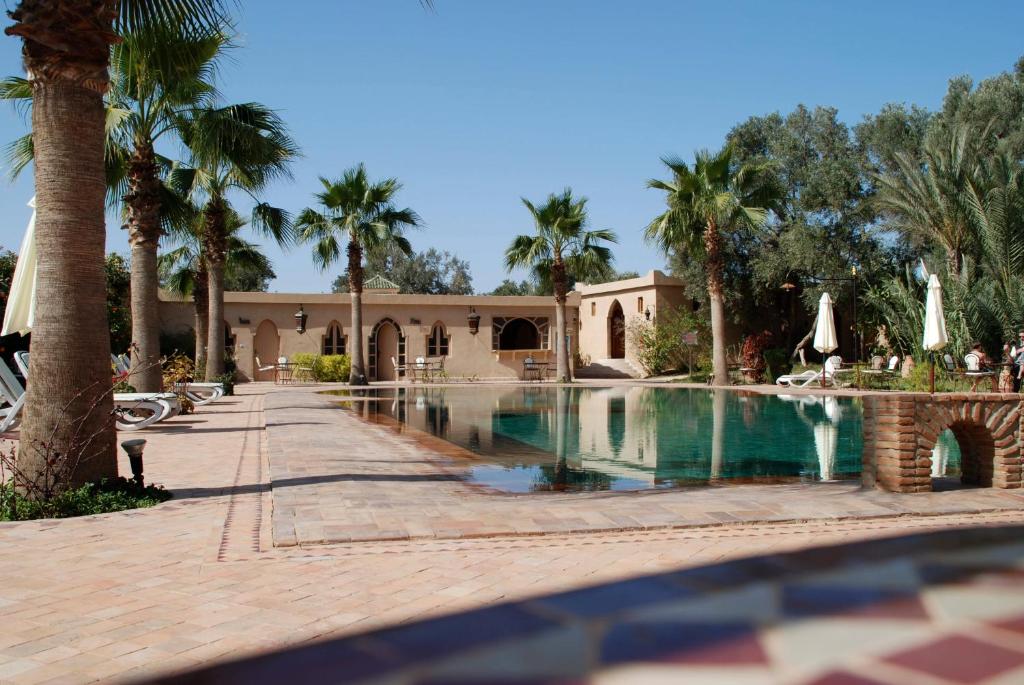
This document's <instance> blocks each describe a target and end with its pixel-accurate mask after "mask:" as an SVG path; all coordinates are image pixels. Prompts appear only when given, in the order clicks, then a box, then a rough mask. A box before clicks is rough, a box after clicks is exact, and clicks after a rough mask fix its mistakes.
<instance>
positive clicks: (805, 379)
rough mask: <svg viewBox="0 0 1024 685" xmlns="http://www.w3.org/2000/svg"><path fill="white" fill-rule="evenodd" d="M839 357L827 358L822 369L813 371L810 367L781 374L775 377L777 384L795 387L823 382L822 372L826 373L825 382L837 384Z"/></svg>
mask: <svg viewBox="0 0 1024 685" xmlns="http://www.w3.org/2000/svg"><path fill="white" fill-rule="evenodd" d="M837 359H839V357H829V358H828V359H826V360H825V366H824V368H823V369H822V371H813V370H811V369H808V370H806V371H804V372H803V373H796V374H794V373H790V374H786V375H785V376H779V377H778V378H777V379H775V383H776V384H777V385H781V386H782V387H793V388H805V387H807V386H809V385H811V384H812V383H821V376H822V373H824V375H825V383H826V384H829V383H830V384H832V385H837V378H836V377H837V375H838V368H839V364H838V363H837V362H836V361H835V360H837Z"/></svg>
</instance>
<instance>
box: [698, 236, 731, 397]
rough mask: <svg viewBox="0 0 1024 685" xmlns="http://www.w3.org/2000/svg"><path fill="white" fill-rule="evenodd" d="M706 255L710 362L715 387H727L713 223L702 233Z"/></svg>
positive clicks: (718, 248)
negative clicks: (709, 311) (709, 317)
mask: <svg viewBox="0 0 1024 685" xmlns="http://www.w3.org/2000/svg"><path fill="white" fill-rule="evenodd" d="M704 251H705V253H706V255H707V263H706V266H707V270H708V299H709V301H710V303H711V360H712V364H711V366H712V369H713V372H714V383H715V385H729V364H728V361H727V360H726V358H725V292H724V287H723V280H722V237H721V235H719V233H718V226H717V225H716V224H715V222H714V221H708V225H707V228H706V230H705V231H704Z"/></svg>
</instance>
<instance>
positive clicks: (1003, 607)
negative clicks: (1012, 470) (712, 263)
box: [167, 526, 1024, 685]
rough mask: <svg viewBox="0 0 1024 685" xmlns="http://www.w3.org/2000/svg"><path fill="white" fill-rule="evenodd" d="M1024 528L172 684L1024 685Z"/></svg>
mask: <svg viewBox="0 0 1024 685" xmlns="http://www.w3.org/2000/svg"><path fill="white" fill-rule="evenodd" d="M1022 539H1024V527H1021V526H1017V527H1007V528H1000V529H989V530H983V529H973V530H967V531H960V532H954V533H950V532H943V533H938V534H933V535H928V536H910V537H903V538H896V539H892V540H889V541H888V543H885V542H881V541H872V542H871V543H855V544H850V545H844V546H839V547H832V548H824V549H822V548H818V549H816V550H811V551H803V552H796V553H791V554H772V555H767V556H764V557H758V558H753V559H745V560H739V561H733V562H727V563H725V564H719V565H716V566H710V567H709V566H705V567H701V568H696V569H690V570H682V571H673V572H669V573H663V574H659V575H652V576H647V577H643V578H636V579H631V580H627V581H623V582H619V583H612V584H608V585H603V586H598V587H592V588H585V589H581V590H574V591H571V592H568V593H563V594H557V595H546V596H541V597H533V598H530V599H527V600H525V601H522V602H517V603H508V604H502V605H499V606H493V607H488V608H485V609H481V610H478V611H473V612H466V613H462V614H458V615H454V616H448V617H445V618H439V619H434V620H431V621H426V622H421V623H416V624H412V625H407V626H401V627H397V628H392V629H388V630H382V631H377V632H374V633H370V634H365V635H360V636H356V637H351V638H346V639H340V640H333V641H324V642H319V643H315V644H312V645H307V646H303V647H300V648H295V649H292V650H286V651H284V652H279V653H275V654H270V655H264V656H262V657H257V658H254V659H249V660H244V661H241V662H235V663H228V664H220V665H216V666H213V667H210V668H208V669H204V670H201V671H199V672H195V673H189V674H185V675H183V676H181V677H179V678H175V679H171V680H169V681H167V682H169V683H173V684H174V685H207V684H209V683H218V684H220V685H234V684H236V683H237V684H241V683H246V684H247V685H257V684H261V683H272V682H277V678H279V677H280V676H281V674H285V673H287V674H288V676H289V680H290V681H291V682H301V683H314V682H346V683H385V682H386V683H396V684H397V683H409V684H412V683H510V682H515V683H562V684H564V683H584V682H589V683H644V684H646V683H780V682H781V683H802V684H811V683H814V684H819V685H823V684H834V685H839V684H847V685H852V684H854V683H861V684H867V683H875V684H878V685H880V684H889V685H903V684H905V683H913V684H917V683H920V684H922V685H949V684H951V683H979V684H984V685H1008V684H1009V683H1020V682H1024V593H1021V589H1022V588H1024V582H1022V581H1024V542H1022Z"/></svg>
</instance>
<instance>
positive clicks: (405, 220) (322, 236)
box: [295, 164, 421, 385]
mask: <svg viewBox="0 0 1024 685" xmlns="http://www.w3.org/2000/svg"><path fill="white" fill-rule="evenodd" d="M320 183H321V184H322V185H323V188H324V189H323V190H322V191H321V192H319V193H317V194H316V199H317V202H318V203H319V205H320V208H319V209H314V208H312V207H307V208H306V209H303V210H302V211H301V212H300V213H299V215H298V217H297V218H296V221H295V226H296V228H297V229H298V231H299V237H300V240H301V241H302V242H305V243H313V263H314V264H316V265H317V266H318V267H320V269H321V270H323V269H327V268H328V267H330V266H331V265H332V264H333V263H335V262H336V261H338V260H339V259H340V258H341V246H342V244H346V252H347V256H348V287H349V292H350V293H351V296H352V298H351V299H352V330H353V331H355V341H354V343H355V344H354V345H352V349H351V351H350V354H351V356H352V369H351V372H350V375H349V383H350V384H351V385H366V383H367V380H366V368H365V362H364V360H363V334H362V330H363V275H364V270H363V251H364V250H367V251H369V252H374V251H380V250H385V249H388V248H391V247H394V248H396V249H398V250H401V251H402V252H403V253H405V254H407V255H408V254H411V253H412V246H411V245H410V244H409V240H408V239H407V238H406V237H405V236H404V233H405V231H406V229H409V228H415V227H417V226H419V225H420V223H421V222H420V218H419V215H417V214H416V212H414V211H413V210H411V209H409V208H405V209H398V208H397V207H396V206H395V204H394V200H395V196H396V195H397V194H398V191H399V190H400V189H401V188H402V185H401V184H400V183H399V182H398V180H397V179H394V178H388V179H384V180H383V181H377V182H372V181H370V179H369V178H368V177H367V175H366V168H365V167H364V166H363V165H362V164H359V165H358V166H355V167H352V168H351V169H348V170H346V171H345V172H344V173H343V174H342V176H341V178H340V179H338V180H336V181H330V180H328V179H326V178H323V177H321V178H320Z"/></svg>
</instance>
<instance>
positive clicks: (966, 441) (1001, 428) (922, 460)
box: [861, 393, 1024, 492]
mask: <svg viewBox="0 0 1024 685" xmlns="http://www.w3.org/2000/svg"><path fill="white" fill-rule="evenodd" d="M1022 399H1024V395H1019V394H995V393H970V394H964V393H951V394H937V395H930V394H928V393H887V394H880V395H868V396H865V397H864V452H863V457H862V459H863V463H862V471H861V480H862V482H863V484H864V485H865V487H878V488H881V489H883V490H889V491H892V492H928V491H930V490H931V489H932V475H931V468H932V450H933V449H934V447H935V442H936V440H937V439H938V437H939V434H940V433H942V432H943V431H944V430H946V429H947V428H949V429H951V430H952V431H953V434H954V435H955V436H956V439H957V442H958V443H959V445H960V452H961V458H962V461H961V473H962V476H961V479H962V480H963V482H964V483H969V484H972V485H980V486H983V487H995V488H1019V487H1021V464H1022V458H1024V445H1022V442H1021V438H1022V431H1024V426H1022V421H1024V418H1022V412H1021V401H1022Z"/></svg>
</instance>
